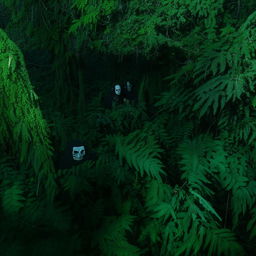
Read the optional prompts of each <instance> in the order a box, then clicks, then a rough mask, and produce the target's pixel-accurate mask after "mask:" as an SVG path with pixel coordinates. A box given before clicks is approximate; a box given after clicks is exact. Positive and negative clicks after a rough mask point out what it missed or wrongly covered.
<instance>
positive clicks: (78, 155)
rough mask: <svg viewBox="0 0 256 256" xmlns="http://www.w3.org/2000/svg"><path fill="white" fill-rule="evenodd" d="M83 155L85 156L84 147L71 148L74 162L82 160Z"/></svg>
mask: <svg viewBox="0 0 256 256" xmlns="http://www.w3.org/2000/svg"><path fill="white" fill-rule="evenodd" d="M84 155H85V148H84V146H80V147H73V151H72V156H73V159H74V160H76V161H80V160H83V158H84Z"/></svg>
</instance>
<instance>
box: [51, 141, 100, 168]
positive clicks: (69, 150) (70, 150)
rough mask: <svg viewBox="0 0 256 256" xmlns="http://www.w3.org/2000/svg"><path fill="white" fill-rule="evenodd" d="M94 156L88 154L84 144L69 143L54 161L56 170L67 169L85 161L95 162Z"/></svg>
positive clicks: (79, 142)
mask: <svg viewBox="0 0 256 256" xmlns="http://www.w3.org/2000/svg"><path fill="white" fill-rule="evenodd" d="M95 159H96V155H94V153H92V152H89V151H88V149H87V148H86V147H85V144H84V143H83V142H82V141H79V140H73V141H70V142H69V143H68V144H67V146H66V148H65V149H64V150H63V151H60V152H59V154H58V156H57V159H56V161H55V168H56V169H69V168H71V167H73V166H76V165H79V164H81V163H83V162H84V161H86V160H95Z"/></svg>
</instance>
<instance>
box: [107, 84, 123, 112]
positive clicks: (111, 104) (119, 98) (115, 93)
mask: <svg viewBox="0 0 256 256" xmlns="http://www.w3.org/2000/svg"><path fill="white" fill-rule="evenodd" d="M122 103H123V92H122V87H121V85H119V84H116V85H115V86H113V88H112V90H111V95H108V96H107V97H106V98H105V103H104V105H105V107H107V108H110V109H111V108H115V107H116V106H118V105H120V104H122Z"/></svg>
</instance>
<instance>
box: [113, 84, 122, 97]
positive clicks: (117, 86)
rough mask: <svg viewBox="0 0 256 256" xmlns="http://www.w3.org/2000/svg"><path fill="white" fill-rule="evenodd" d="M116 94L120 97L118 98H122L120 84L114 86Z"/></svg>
mask: <svg viewBox="0 0 256 256" xmlns="http://www.w3.org/2000/svg"><path fill="white" fill-rule="evenodd" d="M114 89H115V90H114V92H115V94H116V95H118V96H120V95H121V91H122V90H121V85H119V84H116V85H115V86H114Z"/></svg>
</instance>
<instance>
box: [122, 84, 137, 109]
mask: <svg viewBox="0 0 256 256" xmlns="http://www.w3.org/2000/svg"><path fill="white" fill-rule="evenodd" d="M135 100H136V97H135V92H134V86H133V85H132V84H131V83H130V82H129V81H127V82H126V84H125V86H124V103H127V104H131V105H135Z"/></svg>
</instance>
